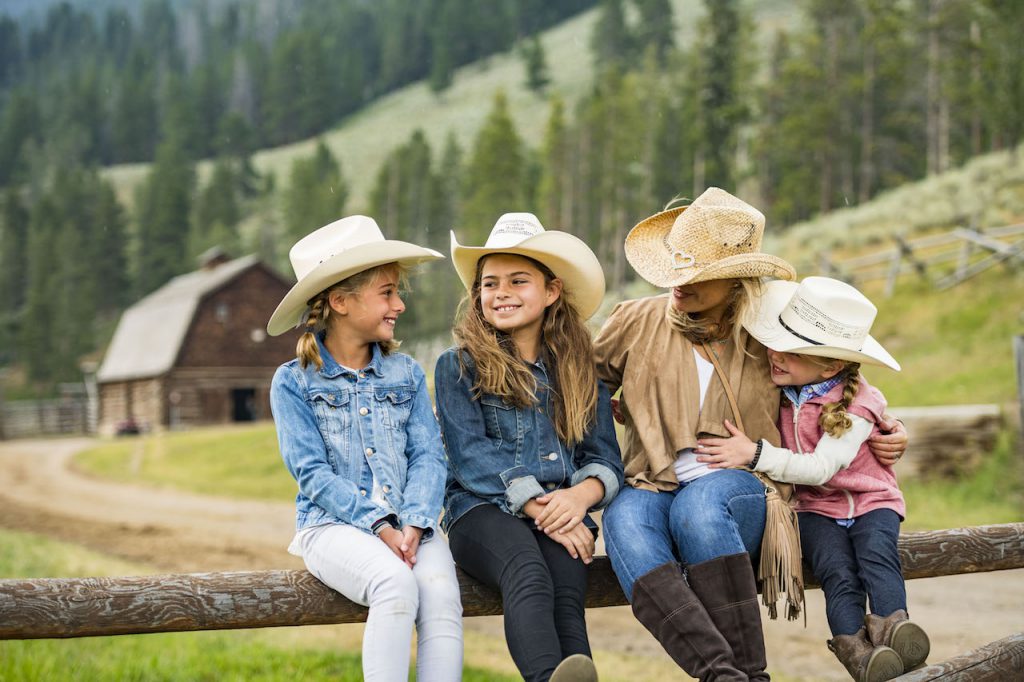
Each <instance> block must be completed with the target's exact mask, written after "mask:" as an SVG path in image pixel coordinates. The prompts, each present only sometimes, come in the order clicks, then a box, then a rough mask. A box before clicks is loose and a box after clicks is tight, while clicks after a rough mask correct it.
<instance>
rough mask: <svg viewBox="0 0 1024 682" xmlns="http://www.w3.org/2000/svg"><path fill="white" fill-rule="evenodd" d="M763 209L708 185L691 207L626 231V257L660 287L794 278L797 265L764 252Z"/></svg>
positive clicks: (669, 212) (671, 211)
mask: <svg viewBox="0 0 1024 682" xmlns="http://www.w3.org/2000/svg"><path fill="white" fill-rule="evenodd" d="M763 236H764V214H763V213H761V212H760V211H758V210H757V209H756V208H754V207H753V206H751V205H750V204H748V203H746V202H744V201H742V200H740V199H737V198H736V197H734V196H733V195H731V194H729V193H728V192H726V191H725V190H722V189H719V188H717V187H709V188H708V189H707V190H706V191H705V192H704V193H703V194H701V195H700V196H699V197H697V198H696V199H694V201H693V203H692V204H690V205H689V206H684V207H682V208H672V209H669V210H667V211H662V212H661V213H657V214H655V215H652V216H651V217H650V218H647V219H645V220H642V221H640V222H639V223H638V224H637V225H636V227H634V228H633V229H632V230H630V232H629V235H627V236H626V246H625V248H626V258H627V259H628V260H629V264H630V265H632V266H633V269H634V270H636V272H637V274H639V275H640V276H641V277H643V278H644V279H645V280H647V281H648V282H650V283H651V284H653V285H654V286H656V287H661V288H665V289H667V288H671V287H676V286H680V285H682V284H691V283H696V282H706V281H708V280H712V279H730V278H734V277H777V278H779V279H794V278H795V277H796V271H795V270H794V269H793V266H792V265H790V264H789V263H787V262H786V261H784V260H782V259H781V258H779V257H777V256H771V255H768V254H766V253H761V251H760V249H761V238H762V237H763Z"/></svg>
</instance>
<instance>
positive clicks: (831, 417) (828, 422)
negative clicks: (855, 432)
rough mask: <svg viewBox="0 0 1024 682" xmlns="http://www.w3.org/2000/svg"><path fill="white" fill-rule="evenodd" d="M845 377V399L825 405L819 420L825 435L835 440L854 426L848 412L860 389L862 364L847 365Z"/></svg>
mask: <svg viewBox="0 0 1024 682" xmlns="http://www.w3.org/2000/svg"><path fill="white" fill-rule="evenodd" d="M843 376H844V379H845V381H846V384H845V385H844V386H843V397H842V398H840V399H839V401H838V402H834V403H828V404H827V405H825V407H823V408H822V410H821V418H820V419H819V420H818V423H819V424H820V425H821V428H822V429H823V430H824V431H825V433H827V434H828V435H830V436H832V437H833V438H839V437H840V436H842V435H843V434H844V433H846V432H847V431H848V430H850V428H851V427H852V426H853V422H852V421H851V420H850V415H848V414H847V413H846V410H847V409H848V408H849V407H850V404H851V403H852V402H853V399H854V398H856V397H857V391H858V390H859V389H860V363H859V362H848V363H846V367H844V368H843Z"/></svg>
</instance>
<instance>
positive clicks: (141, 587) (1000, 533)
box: [0, 523, 1024, 639]
mask: <svg viewBox="0 0 1024 682" xmlns="http://www.w3.org/2000/svg"><path fill="white" fill-rule="evenodd" d="M900 556H901V558H902V560H903V573H904V576H905V577H906V578H908V579H911V578H928V577H933V576H941V575H954V574H958V573H976V572H982V571H999V570H1005V569H1012V568H1024V523H1009V524H1000V525H992V526H979V527H975V528H958V529H951V530H938V531H928V532H923V533H909V534H905V535H902V536H901V537H900ZM805 580H806V582H807V586H808V587H810V588H813V587H817V584H816V582H815V581H814V579H813V577H812V576H811V575H809V574H806V575H805ZM459 583H460V585H461V588H462V604H463V609H464V612H465V615H466V616H487V615H495V614H498V613H501V600H500V598H499V596H498V594H497V593H496V592H495V591H493V590H491V589H488V588H487V587H484V586H483V585H481V584H480V583H478V582H477V581H476V580H474V579H472V578H470V577H469V576H467V575H466V574H464V573H462V572H461V571H460V572H459ZM625 603H626V599H625V597H624V596H623V594H622V590H621V589H620V588H619V585H618V581H617V580H616V578H615V575H614V574H613V573H612V570H611V565H610V564H609V562H608V559H607V557H597V558H596V559H595V560H594V563H593V564H592V565H591V569H590V576H589V584H588V589H587V607H588V608H596V607H603V606H619V605H623V604H625ZM365 620H366V609H365V608H364V607H362V606H359V605H357V604H354V603H352V602H351V601H349V600H348V599H346V598H344V597H342V596H341V595H340V594H338V593H337V592H335V591H333V590H331V589H329V588H328V587H326V586H324V585H323V584H322V583H321V582H320V581H318V580H316V579H315V578H314V577H313V576H311V575H310V574H309V573H307V572H306V571H248V572H237V573H193V574H177V575H156V576H135V577H124V578H45V579H7V580H0V639H41V638H66V637H92V636H99V635H125V634H140V633H151V632H187V631H193V630H224V629H242V628H263V627H278V626H285V625H322V624H327V623H356V622H361V621H365Z"/></svg>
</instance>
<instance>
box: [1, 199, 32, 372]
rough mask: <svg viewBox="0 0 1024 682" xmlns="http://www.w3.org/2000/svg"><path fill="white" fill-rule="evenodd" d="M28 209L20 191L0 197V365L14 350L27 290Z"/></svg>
mask: <svg viewBox="0 0 1024 682" xmlns="http://www.w3.org/2000/svg"><path fill="white" fill-rule="evenodd" d="M30 218H31V216H30V215H29V212H28V209H27V208H26V207H25V206H24V205H23V203H22V198H21V195H20V193H19V191H18V190H17V189H15V188H13V187H10V188H7V189H6V190H4V191H3V194H2V195H0V292H3V293H2V294H0V348H4V349H5V350H4V351H2V352H0V364H3V363H5V362H9V361H10V360H11V354H12V353H13V351H14V348H15V340H16V339H17V334H18V321H19V317H20V315H21V313H22V308H23V307H24V305H25V297H26V293H27V290H28V269H27V262H28V257H27V252H28V235H29V220H30Z"/></svg>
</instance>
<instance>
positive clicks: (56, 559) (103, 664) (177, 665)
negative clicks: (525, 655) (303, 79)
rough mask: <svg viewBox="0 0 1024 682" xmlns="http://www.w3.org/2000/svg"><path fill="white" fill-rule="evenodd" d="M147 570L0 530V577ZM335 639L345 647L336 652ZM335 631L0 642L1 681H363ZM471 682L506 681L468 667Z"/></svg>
mask: <svg viewBox="0 0 1024 682" xmlns="http://www.w3.org/2000/svg"><path fill="white" fill-rule="evenodd" d="M145 573H152V570H151V569H149V568H148V567H146V566H142V565H136V564H131V563H127V562H124V561H119V560H116V559H112V558H109V557H106V556H104V555H101V554H97V553H95V552H91V551H89V550H86V549H82V548H80V547H77V546H75V545H70V544H66V543H60V542H54V541H52V540H49V539H47V538H44V537H41V536H38V535H30V534H27V533H19V532H14V531H9V530H4V529H0V578H13V577H17V578H32V577H35V578H41V577H58V576H107V575H140V574H145ZM339 640H340V641H341V642H342V643H343V644H344V645H347V647H348V650H347V651H344V650H340V647H339V646H338V642H339ZM351 642H352V637H351V636H347V637H346V636H345V635H344V634H339V630H338V627H337V626H320V627H304V628H278V629H272V630H260V631H256V630H248V631H247V630H239V631H230V632H189V633H172V634H157V635H130V636H120V637H88V638H82V639H69V640H37V641H3V642H0V680H4V681H5V682H63V681H64V680H68V681H71V680H89V681H90V682H94V681H95V682H106V681H110V682H115V681H116V682H126V681H135V680H137V681H140V682H142V681H145V682H197V681H209V682H214V681H216V682H225V681H238V682H251V681H263V682H271V681H278V680H280V681H282V682H283V681H285V680H287V681H291V680H310V681H313V680H341V681H344V682H348V681H351V682H355V681H357V680H360V679H362V672H361V667H360V657H359V655H358V653H354V652H353V651H358V645H356V646H355V647H354V649H353V647H352V646H351ZM463 679H465V680H473V681H474V682H484V681H489V680H512V679H515V678H514V677H508V676H504V675H502V674H500V673H496V672H494V671H491V670H480V669H478V668H467V669H466V671H465V674H464V677H463Z"/></svg>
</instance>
